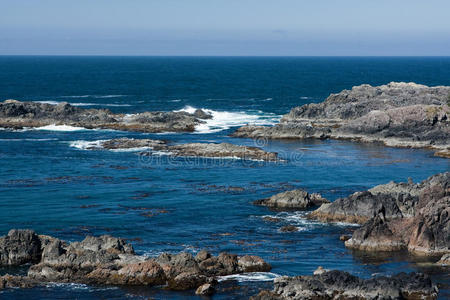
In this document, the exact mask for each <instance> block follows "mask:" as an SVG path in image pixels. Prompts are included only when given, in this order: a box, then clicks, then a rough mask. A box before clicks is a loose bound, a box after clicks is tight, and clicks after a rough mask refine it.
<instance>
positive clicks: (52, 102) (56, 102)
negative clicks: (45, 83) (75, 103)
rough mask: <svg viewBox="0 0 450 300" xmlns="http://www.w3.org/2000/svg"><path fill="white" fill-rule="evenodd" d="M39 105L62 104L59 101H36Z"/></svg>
mask: <svg viewBox="0 0 450 300" xmlns="http://www.w3.org/2000/svg"><path fill="white" fill-rule="evenodd" d="M34 102H37V103H44V104H51V105H58V104H59V103H60V102H58V101H51V100H45V101H34Z"/></svg>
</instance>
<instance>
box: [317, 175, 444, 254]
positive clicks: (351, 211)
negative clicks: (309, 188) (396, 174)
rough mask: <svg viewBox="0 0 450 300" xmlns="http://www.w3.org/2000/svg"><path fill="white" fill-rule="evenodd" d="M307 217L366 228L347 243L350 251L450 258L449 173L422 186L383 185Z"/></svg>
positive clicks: (436, 176) (320, 208) (434, 177)
mask: <svg viewBox="0 0 450 300" xmlns="http://www.w3.org/2000/svg"><path fill="white" fill-rule="evenodd" d="M308 217H309V218H312V219H316V220H320V221H325V222H330V221H332V222H333V221H340V222H350V223H359V224H362V226H361V227H360V228H359V229H357V230H355V232H354V233H353V235H352V237H351V238H350V239H348V240H346V241H345V246H346V247H348V248H352V249H357V250H363V251H399V250H408V251H409V252H411V253H413V254H416V255H429V256H435V255H444V256H445V255H448V254H449V253H450V172H446V173H440V174H437V175H434V176H431V177H429V178H428V179H426V180H424V181H422V182H420V183H414V182H412V181H411V180H410V181H409V182H406V183H395V182H390V183H388V184H383V185H379V186H376V187H374V188H372V189H369V190H368V191H365V192H357V193H354V194H352V195H350V196H349V197H347V198H340V199H337V200H336V201H334V202H333V203H329V204H323V205H322V206H321V207H319V208H318V209H317V210H315V211H314V212H312V213H311V214H310V215H309V216H308ZM444 256H443V258H442V259H443V261H446V260H447V259H448V258H447V259H445V258H444ZM445 257H448V256H445Z"/></svg>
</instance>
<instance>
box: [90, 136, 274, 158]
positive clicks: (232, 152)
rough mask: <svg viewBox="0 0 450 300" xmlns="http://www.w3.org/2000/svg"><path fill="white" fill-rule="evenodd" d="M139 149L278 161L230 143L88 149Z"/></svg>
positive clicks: (122, 143) (127, 143) (148, 142)
mask: <svg viewBox="0 0 450 300" xmlns="http://www.w3.org/2000/svg"><path fill="white" fill-rule="evenodd" d="M133 148H136V149H139V148H148V149H151V150H155V151H163V152H166V154H167V155H172V156H189V157H213V158H220V157H226V158H240V159H252V160H261V161H278V160H279V159H278V155H277V153H275V152H266V151H264V150H262V149H260V148H258V147H249V146H240V145H234V144H230V143H220V144H217V143H187V144H176V145H169V144H167V143H166V142H165V141H161V140H152V139H130V138H118V139H112V140H106V141H101V142H100V143H94V144H92V145H89V146H87V147H86V149H89V150H97V149H111V150H117V149H133ZM141 155H152V152H151V151H150V152H142V153H141Z"/></svg>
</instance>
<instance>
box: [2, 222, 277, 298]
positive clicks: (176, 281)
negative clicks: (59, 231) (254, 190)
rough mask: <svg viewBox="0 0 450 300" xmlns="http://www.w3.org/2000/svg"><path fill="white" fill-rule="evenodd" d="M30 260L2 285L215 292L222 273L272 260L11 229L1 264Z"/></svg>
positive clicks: (256, 268)
mask: <svg viewBox="0 0 450 300" xmlns="http://www.w3.org/2000/svg"><path fill="white" fill-rule="evenodd" d="M23 264H31V266H30V268H29V270H28V273H27V275H26V276H14V275H3V276H0V289H2V288H13V287H33V286H36V285H40V284H44V283H46V282H62V283H85V284H91V285H139V286H162V287H165V288H167V289H171V290H189V289H198V292H199V293H204V294H209V293H211V292H213V289H214V285H215V284H216V282H217V281H216V277H217V276H224V275H232V274H240V273H246V272H266V271H270V269H271V266H270V265H269V264H268V263H266V262H265V261H264V260H263V259H261V258H260V257H257V256H251V255H244V256H237V255H235V254H229V253H220V254H219V255H218V256H213V255H211V254H210V253H208V252H207V251H204V250H203V251H200V252H199V253H198V254H197V255H196V256H195V257H194V256H193V255H191V254H190V253H185V252H182V253H179V254H170V253H163V254H161V255H159V256H158V257H157V258H148V257H145V256H140V255H136V254H135V252H134V249H133V247H132V246H131V245H130V244H127V243H126V242H125V241H124V240H123V239H120V238H115V237H112V236H107V235H104V236H100V237H93V236H87V237H86V238H85V239H84V240H83V241H81V242H72V243H67V242H64V241H62V240H59V239H57V238H54V237H50V236H45V235H37V234H36V233H35V232H34V231H32V230H19V229H13V230H10V231H9V233H8V235H6V236H3V237H0V267H5V266H16V265H23Z"/></svg>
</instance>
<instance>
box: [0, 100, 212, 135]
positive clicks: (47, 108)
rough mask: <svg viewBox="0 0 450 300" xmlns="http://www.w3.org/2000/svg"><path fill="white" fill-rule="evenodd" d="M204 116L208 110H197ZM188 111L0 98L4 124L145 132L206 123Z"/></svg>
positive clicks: (0, 124) (0, 120) (181, 129)
mask: <svg viewBox="0 0 450 300" xmlns="http://www.w3.org/2000/svg"><path fill="white" fill-rule="evenodd" d="M196 114H197V115H200V116H201V118H207V114H206V113H204V112H203V113H201V112H200V111H199V112H196ZM203 122H204V121H201V120H200V118H199V117H196V116H195V115H193V114H189V113H186V112H142V113H137V114H132V115H124V114H114V113H112V112H111V111H109V110H107V109H83V108H79V107H75V106H72V105H70V104H68V103H65V102H62V103H59V104H57V105H53V104H47V103H38V102H20V101H11V100H7V101H4V102H0V127H4V128H23V127H41V126H47V125H52V124H56V125H70V126H77V127H85V128H99V129H117V130H125V131H141V132H167V131H170V132H192V131H194V130H195V126H196V125H198V124H201V123H203Z"/></svg>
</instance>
